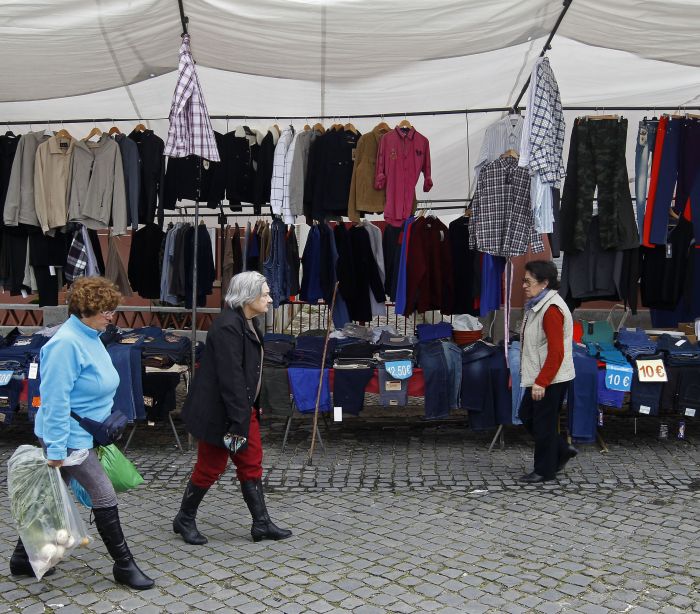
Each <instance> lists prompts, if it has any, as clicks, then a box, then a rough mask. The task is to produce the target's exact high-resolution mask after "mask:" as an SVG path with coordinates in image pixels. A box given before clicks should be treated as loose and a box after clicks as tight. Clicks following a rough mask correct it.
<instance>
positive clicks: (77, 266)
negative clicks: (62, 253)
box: [63, 230, 88, 281]
mask: <svg viewBox="0 0 700 614" xmlns="http://www.w3.org/2000/svg"><path fill="white" fill-rule="evenodd" d="M87 265H88V253H87V247H86V246H85V243H84V242H83V233H82V231H81V230H78V231H76V233H75V234H74V235H73V241H71V244H70V248H69V249H68V258H67V259H66V267H65V269H64V270H63V275H64V277H65V278H66V280H67V281H75V280H76V279H78V277H83V276H84V275H85V272H86V269H87Z"/></svg>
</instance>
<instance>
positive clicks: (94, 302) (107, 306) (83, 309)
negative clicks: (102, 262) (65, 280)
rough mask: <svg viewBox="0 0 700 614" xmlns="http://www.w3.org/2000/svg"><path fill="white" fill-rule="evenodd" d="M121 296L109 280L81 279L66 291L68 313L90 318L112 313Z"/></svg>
mask: <svg viewBox="0 0 700 614" xmlns="http://www.w3.org/2000/svg"><path fill="white" fill-rule="evenodd" d="M121 298H122V295H121V294H120V293H119V290H117V286H115V285H114V284H113V283H112V282H111V281H109V279H105V278H104V277H81V278H80V279H78V280H76V281H75V282H74V283H73V285H72V286H71V287H70V290H69V291H68V312H69V313H71V314H73V315H76V316H78V317H80V316H86V317H88V318H89V317H91V316H94V315H97V314H98V313H99V312H100V311H113V310H114V309H116V307H117V305H119V302H120V301H121Z"/></svg>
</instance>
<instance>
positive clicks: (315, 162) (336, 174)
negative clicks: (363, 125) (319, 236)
mask: <svg viewBox="0 0 700 614" xmlns="http://www.w3.org/2000/svg"><path fill="white" fill-rule="evenodd" d="M360 136H361V135H360V134H359V133H357V134H356V133H354V132H352V131H351V130H329V131H328V132H326V133H324V134H322V135H321V136H320V137H318V138H317V139H316V140H315V141H314V143H313V144H312V146H311V150H310V152H309V168H308V170H307V176H308V175H311V179H310V182H311V185H310V186H309V187H310V189H312V190H313V192H312V193H313V201H312V206H311V213H312V216H313V218H314V219H318V220H323V219H325V218H326V217H328V216H335V215H347V213H348V199H349V196H350V183H351V181H352V170H353V161H354V159H355V155H354V154H355V148H356V147H357V141H358V139H359V138H360ZM312 153H313V159H312ZM304 199H306V186H305V187H304Z"/></svg>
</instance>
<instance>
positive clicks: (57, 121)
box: [0, 104, 700, 126]
mask: <svg viewBox="0 0 700 614" xmlns="http://www.w3.org/2000/svg"><path fill="white" fill-rule="evenodd" d="M563 109H564V111H603V110H604V111H661V110H663V109H670V110H678V111H679V112H680V111H700V106H695V107H687V106H685V105H678V104H654V105H646V106H622V107H621V106H612V107H609V106H607V105H602V104H601V105H598V106H596V107H592V106H571V107H566V106H565V107H563ZM511 110H513V107H484V108H475V109H451V110H445V111H413V112H408V113H406V112H403V111H402V112H401V113H364V114H359V115H348V114H347V113H340V114H338V113H336V114H335V115H312V114H308V115H286V116H285V115H210V116H209V118H210V119H243V120H247V119H275V120H280V121H281V120H294V119H298V120H307V119H310V118H313V119H318V120H322V119H337V118H338V117H348V118H350V119H372V118H376V119H380V118H384V117H401V118H404V117H419V116H433V115H465V114H468V115H470V114H473V113H504V112H506V111H511ZM167 120H168V118H167V117H117V118H115V117H102V118H97V119H95V118H94V117H90V118H87V119H23V120H13V121H1V120H0V126H29V125H34V124H46V125H51V124H96V123H104V124H107V123H110V122H111V123H115V122H147V121H148V122H154V121H167Z"/></svg>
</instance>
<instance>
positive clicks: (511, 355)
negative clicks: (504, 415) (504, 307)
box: [508, 341, 525, 424]
mask: <svg viewBox="0 0 700 614" xmlns="http://www.w3.org/2000/svg"><path fill="white" fill-rule="evenodd" d="M508 364H509V365H510V383H511V391H510V394H511V401H512V410H513V413H512V420H513V424H522V421H521V420H520V418H519V417H518V412H519V411H520V403H521V402H522V400H523V393H524V392H525V389H524V388H521V387H520V341H514V342H513V343H511V344H510V345H509V346H508Z"/></svg>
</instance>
